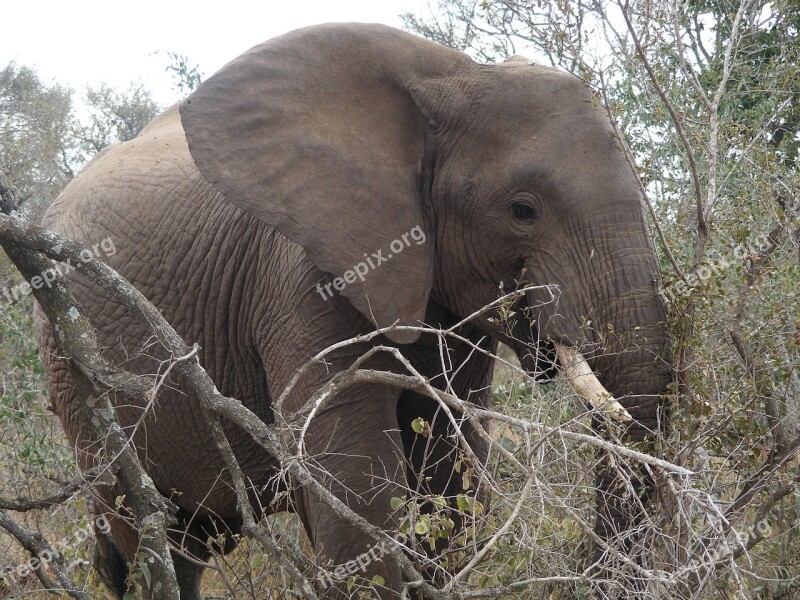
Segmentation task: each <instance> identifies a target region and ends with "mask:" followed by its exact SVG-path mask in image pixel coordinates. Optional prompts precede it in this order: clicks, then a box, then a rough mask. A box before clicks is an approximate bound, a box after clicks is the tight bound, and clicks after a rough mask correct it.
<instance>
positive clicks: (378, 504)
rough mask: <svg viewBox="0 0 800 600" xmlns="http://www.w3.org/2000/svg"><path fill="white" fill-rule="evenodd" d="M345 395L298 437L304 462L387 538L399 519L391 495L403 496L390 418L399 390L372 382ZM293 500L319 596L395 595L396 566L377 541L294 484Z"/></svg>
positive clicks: (399, 453)
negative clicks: (310, 548) (309, 544)
mask: <svg viewBox="0 0 800 600" xmlns="http://www.w3.org/2000/svg"><path fill="white" fill-rule="evenodd" d="M345 393H346V395H347V397H341V398H335V399H333V401H332V405H331V406H327V407H325V408H323V410H321V411H320V413H319V414H318V415H316V416H315V418H314V419H313V420H312V422H311V426H310V427H309V429H308V432H307V433H306V435H305V438H304V445H305V448H306V453H305V456H304V462H305V464H306V466H307V467H308V468H309V469H310V471H311V473H312V475H314V477H315V478H316V479H317V481H320V482H321V483H323V484H324V485H325V487H327V488H328V489H329V490H331V491H332V492H333V493H334V494H335V495H336V496H337V497H338V498H339V499H340V500H342V501H343V502H344V503H345V504H346V505H347V506H348V507H350V508H351V509H352V510H353V511H355V512H356V513H357V514H359V515H360V516H362V517H364V518H366V519H367V520H368V521H369V522H371V523H372V524H374V525H377V526H379V527H382V528H384V529H386V530H387V531H388V532H389V533H390V535H393V534H394V533H395V532H396V531H397V526H398V523H397V519H396V518H395V516H394V515H393V514H392V512H393V511H392V508H391V499H392V498H393V497H395V496H403V495H405V493H406V482H405V473H404V460H403V449H402V442H401V440H400V435H399V431H398V430H397V421H396V415H395V406H396V402H397V396H398V393H397V392H395V391H392V390H388V389H384V388H381V387H378V386H359V387H358V388H351V389H349V390H347V392H345ZM296 502H297V506H296V509H297V512H298V513H299V515H300V518H301V520H302V522H303V525H304V526H305V528H306V531H307V532H308V535H309V537H310V539H311V542H312V545H313V547H314V550H315V552H317V554H318V561H317V563H318V565H319V566H320V567H321V569H320V570H319V572H318V573H317V576H316V581H317V586H318V588H319V591H320V592H321V593H322V596H323V597H324V598H350V597H358V591H359V590H361V591H368V593H369V594H370V595H372V596H379V597H381V598H396V597H398V592H399V591H400V589H401V585H402V582H401V574H400V569H399V567H398V565H397V564H396V562H395V561H394V560H392V559H391V557H390V556H389V555H388V553H387V551H386V547H385V542H376V541H375V540H374V539H372V538H371V537H370V536H369V535H367V534H365V533H364V532H362V531H361V530H359V529H358V528H357V527H356V526H355V525H353V524H352V523H351V522H350V521H348V519H347V518H345V517H343V516H342V515H340V514H339V512H338V511H337V510H336V509H335V508H333V507H331V506H330V505H329V504H328V503H327V502H325V501H324V500H321V499H320V498H319V497H318V496H317V495H315V494H314V493H313V492H312V491H311V490H309V489H305V488H302V487H301V488H299V489H298V491H297V493H296ZM353 581H355V585H352V583H353ZM348 582H350V584H351V585H350V586H348ZM370 582H375V583H373V584H372V587H373V589H372V590H371V591H370V590H367V589H365V586H367V587H368V586H370ZM348 588H349V589H348Z"/></svg>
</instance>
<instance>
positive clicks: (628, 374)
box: [527, 224, 671, 596]
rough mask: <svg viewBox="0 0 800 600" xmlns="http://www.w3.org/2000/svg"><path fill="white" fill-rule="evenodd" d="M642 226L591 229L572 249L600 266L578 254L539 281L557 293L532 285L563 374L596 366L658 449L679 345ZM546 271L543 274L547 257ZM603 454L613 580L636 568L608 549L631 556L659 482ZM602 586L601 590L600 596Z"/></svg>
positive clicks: (633, 430)
mask: <svg viewBox="0 0 800 600" xmlns="http://www.w3.org/2000/svg"><path fill="white" fill-rule="evenodd" d="M640 227H641V231H640V233H639V235H630V233H629V235H627V236H626V237H625V238H616V239H615V238H614V237H613V236H607V237H606V238H604V239H601V240H597V243H596V244H593V243H592V238H594V237H595V236H584V237H582V238H581V240H582V242H583V243H582V245H581V247H579V248H578V247H576V248H574V249H571V250H572V253H573V254H574V255H576V256H581V255H583V256H586V255H590V256H591V255H592V254H593V253H594V256H593V259H592V261H593V262H594V264H592V263H591V262H590V264H589V266H588V267H587V266H586V265H582V264H576V265H574V266H572V267H571V266H570V263H569V262H567V263H561V264H560V265H559V266H560V267H561V269H560V272H556V271H553V272H550V273H549V274H547V275H546V279H544V280H543V281H538V282H536V283H556V284H557V285H558V293H557V294H556V299H555V301H550V299H551V298H550V296H549V293H548V292H546V291H544V290H540V291H534V292H533V293H529V296H528V299H527V304H528V306H530V307H531V308H533V309H534V311H535V312H534V315H533V316H534V318H536V319H537V321H538V323H539V328H540V334H541V335H542V337H543V338H545V339H548V338H549V339H550V340H551V341H552V342H554V346H555V348H556V354H557V356H558V359H559V363H560V364H561V367H562V369H561V370H562V373H564V374H565V375H566V376H567V377H568V378H569V377H570V375H574V374H575V373H576V372H577V369H580V372H582V373H585V372H586V371H587V370H589V371H593V372H594V373H596V374H597V379H598V380H599V381H598V382H597V384H596V385H597V386H598V387H595V391H596V392H598V393H599V394H601V395H602V393H603V392H606V391H607V393H610V394H612V395H613V397H614V399H615V401H616V402H617V403H618V404H619V408H618V407H617V405H616V404H614V405H608V404H606V406H607V407H608V406H611V407H613V408H614V409H616V410H617V411H620V409H621V411H624V412H619V413H618V414H619V415H628V416H629V417H632V421H630V422H629V423H627V425H628V426H627V429H626V438H627V439H630V440H634V441H644V442H645V445H646V447H647V448H648V449H653V448H654V446H655V444H654V442H655V438H656V435H657V434H658V433H659V431H663V427H664V425H665V419H664V414H663V410H662V407H663V398H664V392H665V391H666V388H667V385H668V384H669V382H670V379H671V368H670V362H671V361H670V358H671V348H670V340H669V335H668V331H667V329H666V324H665V320H666V315H665V310H664V307H663V304H662V303H661V300H660V298H659V296H658V290H657V287H656V285H657V284H656V265H655V260H654V257H653V253H652V249H651V247H650V245H649V243H648V242H647V240H646V236H645V235H644V226H643V224H642V225H640V226H637V227H636V229H639V228H640ZM587 246H588V249H587ZM592 248H596V249H597V250H596V251H595V250H593V249H592ZM609 265H610V266H609ZM546 268H547V267H545V269H546ZM529 272H533V273H536V272H537V265H533V264H531V265H530V268H529ZM538 272H540V273H541V272H542V266H541V265H538ZM582 325H584V326H583V327H582ZM581 355H583V356H585V357H586V360H585V361H582V364H581V363H580V361H579V360H578V357H579V356H581ZM579 364H580V366H578V365H579ZM572 379H573V387H575V388H576V390H577V391H578V393H579V394H580V395H581V396H583V397H584V398H588V396H589V395H591V394H590V393H589V392H587V391H586V390H585V389H582V388H581V387H580V386H579V385H578V386H576V385H574V379H575V378H574V377H573V378H572ZM586 381H589V380H588V378H587V379H586ZM595 381H596V380H595ZM592 386H595V384H594V383H592ZM599 390H603V391H602V392H600V391H599ZM590 402H591V400H590ZM593 426H594V427H595V429H596V430H597V431H603V430H604V429H606V428H607V426H606V425H604V423H603V419H602V418H595V419H594V420H593ZM597 458H598V466H597V468H596V471H595V474H596V508H597V520H596V526H595V531H596V533H597V534H598V537H599V538H600V539H601V540H603V542H604V544H597V545H595V552H594V556H593V557H590V560H591V561H592V563H593V564H595V566H596V568H597V569H598V573H599V575H600V577H601V578H604V579H605V578H608V577H609V576H611V574H612V573H614V572H615V571H618V570H619V569H620V568H622V569H623V570H628V569H629V568H630V567H627V566H625V564H624V562H620V561H617V560H615V559H614V555H615V553H614V552H609V551H608V547H612V548H616V550H617V551H619V552H622V553H623V554H629V553H631V552H632V550H633V548H634V547H635V546H636V544H635V543H634V541H635V540H636V539H639V536H638V535H637V534H636V533H635V532H636V529H637V526H638V525H640V524H641V523H642V521H643V519H644V516H645V512H644V507H646V505H647V502H648V499H649V498H650V497H651V496H652V495H653V492H654V489H655V483H654V481H653V479H652V477H651V476H650V475H649V473H648V472H647V471H646V470H645V469H643V468H639V466H637V465H634V466H633V467H632V468H631V469H626V468H624V467H622V468H621V467H620V461H619V460H616V459H613V458H612V457H611V456H609V455H608V454H607V453H606V452H604V451H603V452H599V453H598V457H597ZM627 478H629V480H630V484H628V483H627V482H626V479H627ZM635 554H637V555H639V554H641V553H640V552H639V551H637V552H635ZM613 577H614V578H616V576H613ZM633 579H635V577H623V581H624V583H622V585H623V586H625V587H628V588H630V587H636V584H634V583H633ZM618 581H619V580H618ZM605 591H610V590H605ZM630 591H632V590H630ZM603 593H604V591H603V590H600V595H601V596H602V595H603Z"/></svg>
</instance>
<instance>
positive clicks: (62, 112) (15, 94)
mask: <svg viewBox="0 0 800 600" xmlns="http://www.w3.org/2000/svg"><path fill="white" fill-rule="evenodd" d="M72 119H73V116H72V95H71V91H70V90H68V89H67V88H65V87H63V86H61V85H57V84H54V85H51V86H48V85H46V84H44V83H43V82H42V81H40V80H39V78H38V76H37V75H36V72H35V71H34V70H33V69H31V68H29V67H19V66H17V65H16V64H14V63H13V62H12V63H10V64H8V65H6V66H5V67H4V68H3V69H2V70H0V174H4V175H5V177H7V178H8V184H10V186H11V187H12V188H14V189H15V190H16V193H17V199H18V201H19V203H20V204H21V205H23V206H28V207H29V208H30V210H32V211H34V212H37V209H38V211H39V212H40V211H41V209H42V207H41V202H42V199H45V198H54V197H55V196H56V194H57V193H58V192H59V191H60V190H61V188H62V187H63V186H64V185H65V184H66V183H67V181H69V179H70V178H71V177H72V165H73V158H74V146H73V143H72V139H71V136H72ZM33 205H35V206H33Z"/></svg>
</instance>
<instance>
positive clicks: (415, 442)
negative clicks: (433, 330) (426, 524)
mask: <svg viewBox="0 0 800 600" xmlns="http://www.w3.org/2000/svg"><path fill="white" fill-rule="evenodd" d="M434 313H435V314H434ZM443 313H444V309H442V308H441V307H434V306H430V307H429V315H428V318H429V320H430V321H431V322H439V323H441V324H442V326H443V327H447V326H449V325H450V324H451V321H452V322H455V321H454V319H456V317H455V316H452V317H450V318H448V316H447V315H446V314H443ZM436 318H438V321H435V319H436ZM459 334H460V335H462V336H463V337H465V338H467V339H470V340H471V341H472V343H473V344H474V345H475V346H477V347H480V348H483V349H484V350H486V351H487V352H493V351H494V349H495V347H496V344H495V343H494V342H493V341H491V340H487V339H486V338H485V337H484V336H483V335H482V334H481V333H480V332H477V331H475V330H472V329H470V328H468V327H464V328H462V330H461V331H459ZM431 337H432V336H431ZM426 342H427V344H428V345H427V346H426ZM447 343H448V346H449V348H448V358H447V363H448V367H449V369H450V370H449V373H448V378H447V382H445V381H444V377H443V375H442V372H443V366H442V358H441V354H440V350H439V346H438V342H436V341H435V340H433V343H432V342H431V340H425V339H424V338H423V339H421V340H420V342H419V343H418V344H417V345H415V346H414V347H413V348H412V349H410V350H409V351H408V354H409V357H410V359H411V361H412V363H413V364H414V367H415V368H416V369H417V370H418V371H419V372H421V373H422V374H424V375H425V376H426V377H428V378H429V379H430V381H431V383H432V384H433V385H434V386H437V387H439V388H441V389H447V388H448V387H449V388H450V389H451V391H453V392H454V393H455V394H456V395H457V396H458V397H460V398H462V399H469V400H470V401H471V402H473V403H476V404H479V405H486V404H487V403H488V388H489V384H490V382H491V374H492V369H491V365H492V361H491V359H490V358H489V357H488V356H487V355H486V354H483V353H480V352H475V351H474V347H473V346H471V345H468V344H465V343H463V342H460V341H457V340H447ZM452 412H453V415H454V417H455V419H456V422H457V427H458V429H459V432H460V434H461V436H462V437H463V440H464V441H465V442H466V443H467V444H468V446H469V449H470V451H471V453H472V456H471V457H470V458H471V460H472V461H474V462H476V463H479V464H485V463H486V461H487V458H488V447H487V445H486V443H485V441H484V439H483V438H482V437H481V436H480V435H479V434H478V432H477V431H476V430H475V427H474V426H473V424H472V423H470V422H469V421H468V420H466V419H463V418H462V415H460V414H459V413H458V411H452ZM418 417H421V418H422V419H424V420H425V421H427V422H428V423H429V424H430V434H429V435H428V436H427V437H425V436H422V435H419V434H418V433H416V432H415V431H414V429H413V428H412V426H411V424H412V422H413V421H414V419H416V418H418ZM397 420H398V424H399V426H400V430H401V436H402V439H403V447H404V451H405V454H406V457H407V467H408V472H407V478H408V482H409V488H410V490H411V493H412V494H414V495H417V496H419V495H427V496H432V495H433V496H444V497H445V498H447V499H448V504H449V506H450V508H451V509H455V508H456V507H457V496H458V495H459V494H465V493H466V494H476V495H477V496H478V498H479V499H480V500H481V501H482V502H484V503H486V502H488V495H487V494H486V493H485V490H484V489H483V487H482V486H481V485H480V480H479V478H477V477H473V478H472V479H471V480H470V481H468V482H467V485H466V486H465V481H464V477H463V473H464V470H463V469H462V470H461V471H457V470H456V462H457V461H459V460H461V461H462V463H464V464H466V460H465V457H466V456H467V454H469V453H468V452H467V451H466V450H465V448H464V447H462V446H461V444H460V443H459V442H458V440H457V439H456V437H455V433H456V430H455V429H456V426H454V425H453V424H452V422H451V420H450V418H449V417H448V415H447V414H446V413H445V411H444V410H442V407H441V405H440V404H439V402H438V401H436V400H433V399H431V398H429V397H426V396H422V395H420V394H417V393H415V392H409V391H405V392H403V394H402V395H401V397H400V401H399V403H398V409H397ZM475 472H476V473H478V472H479V470H478V469H475ZM432 508H433V507H432V506H430V505H429V506H428V507H427V509H429V510H431V509H432ZM423 510H425V507H423ZM450 516H451V518H452V519H453V521H454V522H455V524H456V527H455V529H454V532H453V535H454V536H455V535H458V533H459V532H461V531H463V528H464V527H465V525H466V523H464V519H462V518H461V516H460V514H459V513H458V512H457V511H455V510H451V513H450ZM451 537H452V536H451ZM448 544H449V540H447V539H444V538H440V539H439V540H438V541H437V545H436V549H435V551H431V549H430V546H429V545H428V544H427V543H426V544H422V545H421V546H420V547H421V549H424V550H425V552H427V553H428V554H429V555H433V554H438V553H441V552H442V551H444V550H445V549H446V548H447V546H448ZM427 575H428V576H429V577H430V578H431V579H432V580H434V581H438V582H439V583H442V582H443V581H444V580H445V579H446V576H444V573H442V572H441V571H438V572H437V573H433V572H429V573H428V574H427Z"/></svg>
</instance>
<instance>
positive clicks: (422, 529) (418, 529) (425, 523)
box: [414, 515, 431, 535]
mask: <svg viewBox="0 0 800 600" xmlns="http://www.w3.org/2000/svg"><path fill="white" fill-rule="evenodd" d="M430 530H431V519H430V517H428V516H427V515H423V516H422V517H420V519H419V521H417V522H416V524H415V525H414V533H416V534H417V535H425V534H426V533H428V532H429V531H430Z"/></svg>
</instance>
